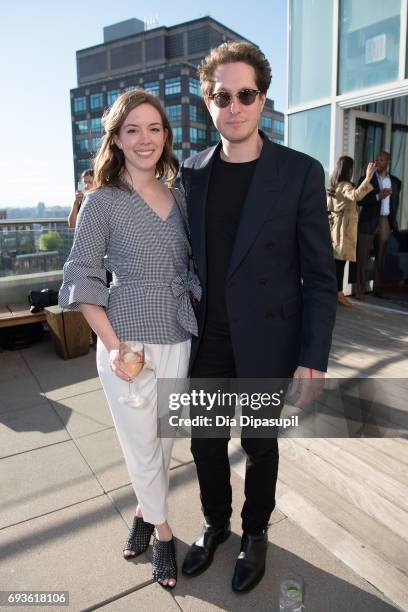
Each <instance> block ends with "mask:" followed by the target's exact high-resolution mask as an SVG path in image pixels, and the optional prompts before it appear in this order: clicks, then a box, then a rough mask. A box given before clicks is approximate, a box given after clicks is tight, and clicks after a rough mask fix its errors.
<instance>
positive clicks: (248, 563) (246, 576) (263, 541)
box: [232, 531, 268, 593]
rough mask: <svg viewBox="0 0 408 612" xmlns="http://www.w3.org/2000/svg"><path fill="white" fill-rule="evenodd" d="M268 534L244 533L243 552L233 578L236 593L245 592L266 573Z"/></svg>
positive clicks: (239, 556)
mask: <svg viewBox="0 0 408 612" xmlns="http://www.w3.org/2000/svg"><path fill="white" fill-rule="evenodd" d="M267 549H268V534H267V532H266V531H265V533H262V534H260V535H250V534H248V533H244V534H243V536H242V540H241V552H240V553H239V555H238V559H237V562H236V564H235V570H234V575H233V578H232V589H233V590H234V591H235V592H236V593H245V592H246V591H250V590H251V589H253V588H254V587H255V586H256V585H257V584H258V582H260V581H261V580H262V578H263V575H264V573H265V559H266V551H267Z"/></svg>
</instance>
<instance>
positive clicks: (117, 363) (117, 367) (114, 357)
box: [109, 348, 132, 382]
mask: <svg viewBox="0 0 408 612" xmlns="http://www.w3.org/2000/svg"><path fill="white" fill-rule="evenodd" d="M121 363H122V362H121V360H120V359H119V349H118V348H114V349H112V350H111V351H109V365H110V369H111V370H112V372H113V373H114V374H116V376H118V377H119V378H121V379H122V380H125V381H126V382H132V379H131V378H129V375H128V374H126V372H125V371H124V370H122V368H121Z"/></svg>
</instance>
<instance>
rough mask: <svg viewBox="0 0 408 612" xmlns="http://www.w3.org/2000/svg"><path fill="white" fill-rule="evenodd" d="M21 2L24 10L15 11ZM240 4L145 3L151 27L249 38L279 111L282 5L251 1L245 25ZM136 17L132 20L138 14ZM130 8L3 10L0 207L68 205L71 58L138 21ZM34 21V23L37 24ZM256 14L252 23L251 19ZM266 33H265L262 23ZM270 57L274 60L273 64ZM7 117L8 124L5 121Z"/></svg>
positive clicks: (280, 2) (131, 5) (127, 4)
mask: <svg viewBox="0 0 408 612" xmlns="http://www.w3.org/2000/svg"><path fill="white" fill-rule="evenodd" d="M22 4H23V6H24V10H23V11H22V10H21V9H22ZM247 8H248V6H247V4H246V3H244V2H242V1H240V0H239V1H238V2H234V3H232V2H228V3H227V4H224V5H222V6H219V5H218V4H216V3H215V2H214V1H213V0H210V1H208V2H207V3H206V4H205V5H202V9H207V10H206V11H205V12H203V10H202V11H196V10H194V9H193V8H191V6H189V4H188V3H187V2H186V0H182V2H180V3H179V4H178V5H177V8H176V9H174V8H172V9H170V8H169V7H168V6H166V5H165V4H164V3H163V2H154V3H153V4H151V5H150V12H149V14H150V15H156V14H158V15H159V21H158V24H157V26H160V25H165V26H171V25H175V24H177V23H181V22H183V21H188V20H192V19H197V18H199V17H202V16H204V15H206V14H210V16H211V17H213V18H214V19H216V20H217V21H220V22H221V23H223V24H225V25H226V26H228V27H229V28H231V29H233V30H235V31H236V32H237V33H239V34H241V35H242V36H244V37H246V38H248V39H250V40H253V41H254V42H255V43H256V44H258V45H259V46H260V47H261V49H262V50H263V51H264V52H265V54H266V56H267V57H268V59H269V61H270V62H271V65H272V73H273V81H272V87H271V89H270V91H269V96H270V97H271V98H272V99H273V100H274V101H275V108H276V109H277V110H281V111H284V110H285V107H284V99H285V91H286V87H285V78H286V76H285V74H284V73H285V55H286V42H285V24H286V1H285V0H276V1H275V2H272V3H267V2H263V1H261V2H259V3H257V9H256V14H255V15H253V19H252V20H251V21H248V19H247ZM138 12H139V14H138ZM140 13H144V11H143V10H140V11H138V7H137V5H136V6H135V5H134V3H133V2H130V1H128V0H124V1H122V2H120V3H119V6H118V7H112V6H111V5H110V4H109V3H108V2H106V0H102V1H101V2H98V4H97V5H96V3H95V2H91V3H90V4H89V5H86V6H84V5H81V4H80V3H79V1H77V0H75V1H74V2H72V3H70V5H69V10H68V7H66V6H58V8H56V7H55V5H54V4H51V2H49V1H48V0H47V1H43V2H41V1H40V2H39V3H37V4H36V5H35V7H34V6H33V5H31V4H30V3H28V2H23V3H19V4H18V5H15V6H12V7H10V8H8V9H7V11H4V18H3V21H2V24H1V26H0V34H1V42H0V48H1V47H4V48H3V49H2V51H3V53H2V55H3V57H11V56H12V57H13V62H12V63H11V62H10V63H9V64H7V63H6V67H5V70H4V76H3V82H4V84H5V85H6V87H5V91H7V92H9V96H3V97H2V100H1V102H0V104H1V105H2V116H3V119H6V121H5V125H4V130H5V134H4V136H5V140H4V141H5V142H6V143H7V146H6V147H5V149H4V151H3V154H2V156H1V158H0V176H1V185H2V189H1V190H0V208H5V207H23V206H36V205H37V204H38V202H39V201H43V202H46V204H47V205H48V206H54V205H60V206H68V205H70V204H71V203H72V199H73V197H74V171H73V160H72V155H73V152H72V136H71V119H70V96H69V91H70V89H71V88H72V87H75V86H76V84H77V79H76V65H75V58H76V56H75V53H76V51H77V50H78V49H82V48H86V47H90V46H94V45H97V44H99V43H101V42H102V40H103V27H104V26H106V25H110V24H112V23H116V22H119V21H123V20H125V19H129V18H132V17H137V18H140V19H144V18H146V15H145V14H140ZM39 15H40V18H39ZM258 15H259V18H258ZM268 17H269V21H270V24H271V27H270V28H269V29H268V30H266V29H265V27H264V24H265V22H266V21H268ZM274 58H276V61H274ZM8 118H9V119H10V120H8Z"/></svg>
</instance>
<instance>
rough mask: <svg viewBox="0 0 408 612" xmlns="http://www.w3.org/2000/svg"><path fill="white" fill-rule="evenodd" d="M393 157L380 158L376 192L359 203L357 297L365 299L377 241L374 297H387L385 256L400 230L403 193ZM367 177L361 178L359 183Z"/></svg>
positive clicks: (378, 160)
mask: <svg viewBox="0 0 408 612" xmlns="http://www.w3.org/2000/svg"><path fill="white" fill-rule="evenodd" d="M390 161H391V156H390V154H389V153H387V152H386V151H381V153H379V154H378V155H377V157H376V160H375V163H376V167H377V171H376V173H375V174H374V176H373V178H372V180H371V184H372V185H373V187H374V190H373V191H371V192H370V193H369V194H368V195H366V196H365V198H363V199H362V200H361V201H360V202H359V203H358V204H359V206H361V213H360V217H359V220H358V242H357V291H356V298H357V299H358V300H363V299H364V289H365V283H366V269H367V263H368V258H369V257H370V252H371V249H372V248H373V243H374V240H376V242H377V244H376V247H377V248H376V257H375V272H374V287H373V295H375V296H377V297H384V293H383V290H382V276H383V271H384V262H385V253H386V250H387V242H388V239H389V237H390V234H391V231H392V230H396V229H397V222H396V218H395V216H396V212H397V207H398V202H399V194H400V191H401V181H400V180H399V179H398V178H397V177H396V176H392V175H391V174H389V172H388V168H389V165H390ZM363 180H364V177H362V178H360V180H359V184H360V183H362V181H363Z"/></svg>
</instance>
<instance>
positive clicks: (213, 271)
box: [182, 42, 337, 592]
mask: <svg viewBox="0 0 408 612" xmlns="http://www.w3.org/2000/svg"><path fill="white" fill-rule="evenodd" d="M199 74H200V80H201V87H202V91H203V95H204V100H205V103H206V106H207V109H208V111H209V113H210V115H211V118H212V120H213V123H214V125H215V127H216V128H217V130H218V131H219V133H220V134H221V142H220V143H219V144H218V145H216V146H215V147H211V148H210V149H207V150H205V151H202V152H201V153H199V154H198V155H196V156H195V157H192V158H190V159H188V160H186V161H185V162H184V165H183V168H182V184H183V187H184V189H185V192H186V196H187V207H188V215H189V221H190V227H191V240H192V247H193V253H194V256H195V261H196V267H197V272H198V275H199V277H200V280H201V284H202V287H203V297H202V300H201V302H200V304H199V305H198V308H197V318H198V324H199V336H198V338H197V341H196V342H195V343H194V345H193V347H192V355H191V362H190V366H191V369H190V374H191V377H192V378H234V377H237V378H291V377H292V376H293V375H294V376H295V377H296V378H299V379H302V378H308V377H311V376H313V377H316V378H317V377H324V372H325V371H326V368H327V361H328V354H329V349H330V343H331V334H332V328H333V324H334V319H335V312H336V295H337V289H336V280H335V275H334V261H333V251H332V246H331V241H330V234H329V226H328V221H327V211H326V198H325V188H324V174H323V169H322V167H321V165H320V164H319V163H318V162H317V161H315V160H314V159H312V158H311V157H308V156H307V155H303V154H301V153H298V152H296V151H293V150H291V149H288V148H286V147H283V146H280V145H277V144H273V143H272V142H271V141H269V140H268V138H267V137H266V136H265V135H264V134H263V133H262V132H259V131H258V124H259V121H260V118H261V113H262V109H263V107H264V104H265V99H266V92H267V90H268V87H269V84H270V80H271V74H270V66H269V63H268V61H267V60H266V58H265V56H264V55H263V53H262V52H261V51H260V50H259V49H257V48H256V47H254V46H252V45H250V44H248V43H235V42H234V43H224V44H222V45H221V46H220V47H218V48H216V49H213V50H212V51H211V53H210V54H209V56H208V57H207V58H205V60H204V61H203V63H202V64H201V66H200V68H199ZM241 444H242V446H243V448H244V450H245V452H246V453H247V466H246V476H245V498H246V499H245V504H244V507H243V509H242V514H241V516H242V528H243V536H242V541H241V550H240V554H239V556H238V559H237V562H236V566H235V570H234V575H233V579H232V588H233V589H234V590H235V591H236V592H243V591H248V590H250V589H251V588H253V587H254V586H255V585H256V584H257V583H258V582H259V580H260V579H261V578H262V576H263V573H264V570H265V556H266V550H267V542H268V539H267V527H268V522H269V518H270V515H271V512H272V510H273V509H274V506H275V487H276V478H277V470H278V444H277V440H276V438H273V437H269V438H259V437H258V438H257V437H245V438H244V437H243V438H242V440H241ZM191 449H192V453H193V457H194V460H195V463H196V467H197V474H198V479H199V485H200V492H201V501H202V508H203V512H204V516H205V525H204V530H203V533H202V534H201V536H200V537H199V538H198V539H197V541H196V542H195V543H194V544H193V545H192V546H191V547H190V549H189V552H188V554H187V556H186V559H185V561H184V564H183V573H184V574H185V575H188V576H195V575H198V574H199V573H201V572H202V571H204V570H205V569H206V568H207V567H208V566H209V565H210V564H211V562H212V560H213V556H214V552H215V550H216V548H217V547H218V545H219V544H220V543H222V542H223V541H225V540H226V539H227V538H228V536H229V535H230V522H229V519H230V516H231V512H232V511H231V485H230V465H229V460H228V437H223V438H221V437H215V438H212V439H206V438H204V439H203V438H200V437H193V438H192V443H191Z"/></svg>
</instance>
